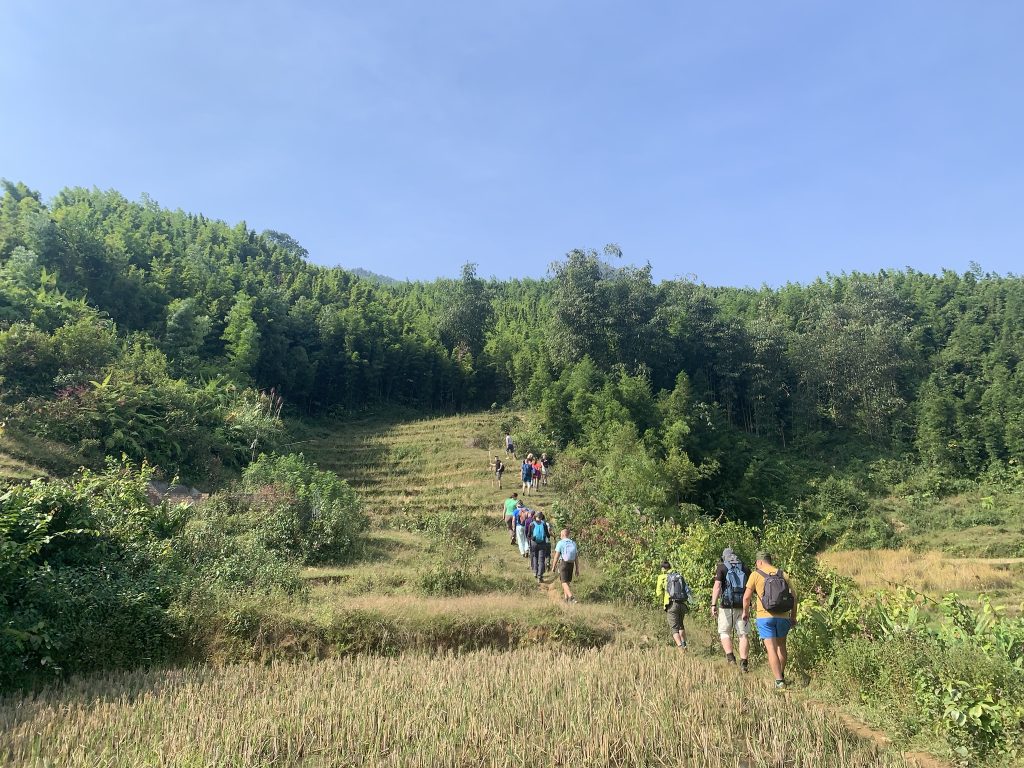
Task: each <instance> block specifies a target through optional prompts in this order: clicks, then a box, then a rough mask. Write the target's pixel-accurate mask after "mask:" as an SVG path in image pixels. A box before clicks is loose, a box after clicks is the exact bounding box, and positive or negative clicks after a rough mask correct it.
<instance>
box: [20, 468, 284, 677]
mask: <svg viewBox="0 0 1024 768" xmlns="http://www.w3.org/2000/svg"><path fill="white" fill-rule="evenodd" d="M152 472H153V470H152V468H151V467H148V466H146V465H143V466H141V467H139V466H134V465H132V464H130V463H117V462H113V461H110V462H108V465H107V468H106V469H105V470H104V471H102V472H91V471H88V470H85V471H83V472H81V473H80V474H79V475H78V476H76V477H74V478H72V479H70V480H45V481H44V480H38V481H35V482H33V483H31V484H28V485H13V486H11V487H9V488H8V489H6V491H4V492H3V493H2V494H0V688H5V687H9V686H12V685H16V684H19V683H22V682H27V681H30V680H31V679H33V678H36V677H39V676H47V675H53V674H69V673H73V672H80V671H87V670H93V669H99V668H104V667H110V666H137V665H141V664H148V663H153V662H156V661H160V660H165V659H169V658H171V657H175V656H179V655H181V654H182V653H185V652H187V651H188V650H189V648H191V647H192V646H195V645H196V644H197V643H201V642H202V638H203V634H204V633H205V632H207V631H208V628H209V627H210V626H213V625H215V624H216V617H217V614H218V612H221V611H223V610H224V609H225V607H226V606H229V605H230V604H231V603H232V602H233V601H235V600H237V599H238V598H239V597H240V596H261V595H269V594H274V593H277V592H285V593H293V594H294V593H296V592H299V591H301V589H302V582H301V579H300V578H299V573H298V568H299V565H298V562H297V561H296V559H295V558H294V557H293V556H292V554H291V553H290V552H287V551H283V550H281V549H278V548H275V546H274V544H275V542H273V541H272V540H271V539H272V537H271V536H270V532H269V531H268V530H267V528H266V527H263V528H261V527H260V526H254V525H252V522H253V521H254V520H263V519H267V518H268V517H269V516H270V515H272V514H273V512H274V510H273V509H270V508H266V507H260V508H256V509H254V508H252V506H251V505H250V504H249V499H248V497H246V496H244V495H239V496H236V497H233V498H228V499H225V498H224V497H221V496H217V497H214V498H213V499H211V500H209V501H208V502H207V503H206V504H202V505H198V506H191V507H187V506H178V507H172V506H169V505H167V504H158V505H155V506H154V505H152V504H150V503H149V501H148V500H147V493H146V490H147V486H148V482H149V479H150V478H151V476H152Z"/></svg>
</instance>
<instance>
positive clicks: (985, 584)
mask: <svg viewBox="0 0 1024 768" xmlns="http://www.w3.org/2000/svg"><path fill="white" fill-rule="evenodd" d="M820 559H821V561H822V562H824V563H825V564H826V565H828V566H829V567H830V568H833V569H835V570H836V571H837V572H838V573H841V574H843V575H844V576H849V577H850V578H852V579H853V580H854V581H856V582H857V583H858V584H859V585H860V586H862V587H864V588H865V589H871V590H874V589H891V588H892V587H893V586H906V587H910V588H911V589H915V590H917V591H919V592H922V593H924V594H926V595H935V594H945V593H947V592H959V593H977V592H988V591H994V590H1006V589H1012V588H1014V587H1017V586H1018V585H1020V583H1021V572H1020V570H1019V568H1020V565H1019V564H1017V563H1015V562H1014V561H1012V560H1009V561H1008V560H985V559H980V558H970V559H965V558H952V557H949V556H948V555H945V554H943V553H941V552H915V551H913V550H910V549H898V550H851V551H847V552H826V553H824V554H822V555H821V556H820Z"/></svg>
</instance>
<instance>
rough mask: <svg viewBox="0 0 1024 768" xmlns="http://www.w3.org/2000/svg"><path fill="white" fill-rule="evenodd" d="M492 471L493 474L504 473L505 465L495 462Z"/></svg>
mask: <svg viewBox="0 0 1024 768" xmlns="http://www.w3.org/2000/svg"><path fill="white" fill-rule="evenodd" d="M494 471H495V472H504V471H505V465H504V464H502V463H501V462H500V461H498V462H495V464H494Z"/></svg>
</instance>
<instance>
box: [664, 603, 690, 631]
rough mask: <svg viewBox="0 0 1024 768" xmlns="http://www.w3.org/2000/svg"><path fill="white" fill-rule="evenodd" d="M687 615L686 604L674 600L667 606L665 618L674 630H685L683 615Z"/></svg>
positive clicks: (669, 626)
mask: <svg viewBox="0 0 1024 768" xmlns="http://www.w3.org/2000/svg"><path fill="white" fill-rule="evenodd" d="M685 615H686V604H685V603H681V602H679V601H677V600H673V601H672V602H670V603H669V604H668V606H666V608H665V620H666V621H667V622H668V628H669V629H670V630H672V631H673V632H682V631H683V617H684V616H685Z"/></svg>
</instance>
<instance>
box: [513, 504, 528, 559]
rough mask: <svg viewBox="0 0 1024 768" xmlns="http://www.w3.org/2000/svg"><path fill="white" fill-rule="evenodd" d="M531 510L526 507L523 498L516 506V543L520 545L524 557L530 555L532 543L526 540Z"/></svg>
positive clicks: (520, 551) (520, 552)
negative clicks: (528, 517)
mask: <svg viewBox="0 0 1024 768" xmlns="http://www.w3.org/2000/svg"><path fill="white" fill-rule="evenodd" d="M530 514H531V511H530V510H529V509H527V508H526V505H525V504H523V500H522V499H520V500H519V506H518V507H517V508H516V544H518V545H519V554H521V555H522V556H523V557H529V556H530V545H529V543H528V542H527V541H526V519H527V515H530Z"/></svg>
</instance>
